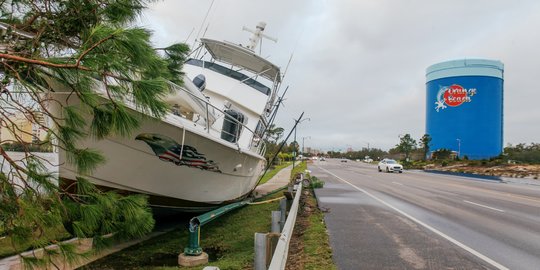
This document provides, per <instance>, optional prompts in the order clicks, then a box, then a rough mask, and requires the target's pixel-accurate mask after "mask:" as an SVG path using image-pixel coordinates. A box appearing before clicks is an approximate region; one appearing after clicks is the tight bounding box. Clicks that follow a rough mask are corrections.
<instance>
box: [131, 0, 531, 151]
mask: <svg viewBox="0 0 540 270" xmlns="http://www.w3.org/2000/svg"><path fill="white" fill-rule="evenodd" d="M211 3H212V1H210V0H207V1H201V0H186V1H181V2H177V1H162V2H157V3H156V4H155V5H153V6H152V8H151V10H149V11H148V12H146V13H145V14H144V18H143V19H142V20H141V23H142V24H145V25H148V26H150V27H151V28H152V29H154V30H155V33H156V35H155V40H154V42H155V43H156V44H159V45H166V44H167V43H171V42H175V41H184V40H186V39H187V37H188V36H189V37H190V38H189V40H188V42H189V43H190V44H192V43H193V39H194V37H195V36H196V35H197V33H198V32H199V29H200V26H201V25H203V28H202V30H201V33H204V30H205V29H206V26H207V25H209V26H208V30H207V31H206V36H211V37H212V38H215V39H223V40H229V41H234V42H241V43H244V44H245V43H246V41H247V38H248V37H249V33H246V32H242V31H241V28H242V26H244V25H245V26H248V27H251V28H253V27H254V26H255V25H256V24H257V23H258V22H259V21H265V22H267V28H266V31H265V34H267V35H270V36H274V37H277V38H278V39H279V41H278V43H277V44H274V43H273V42H270V41H265V42H264V43H263V47H262V55H263V56H264V57H267V56H268V57H269V59H271V60H272V61H273V62H275V63H277V64H278V65H280V66H281V67H282V68H285V66H286V65H287V62H288V60H289V58H290V56H291V54H293V53H294V56H293V60H292V62H291V65H290V66H289V68H288V70H287V74H286V78H285V80H284V86H287V85H288V86H290V89H289V92H288V94H287V97H286V98H287V100H286V101H285V107H284V108H283V109H282V110H281V112H280V114H279V117H278V119H277V125H279V126H283V127H285V128H290V127H292V125H293V122H294V121H293V118H297V117H298V116H299V115H300V113H301V112H302V111H304V112H305V113H306V117H309V118H310V119H311V121H309V122H308V121H306V122H304V123H302V125H301V127H300V128H299V130H298V133H299V134H297V135H298V136H310V137H311V139H310V140H308V141H306V146H310V147H315V148H322V149H326V150H328V149H332V148H334V149H345V148H346V146H347V145H350V146H351V147H353V148H356V149H358V148H361V147H366V144H367V143H368V142H369V143H370V146H371V147H378V148H383V149H388V148H390V147H393V146H394V145H395V144H396V143H397V142H398V135H399V134H404V133H410V134H411V135H413V137H414V138H416V139H418V138H419V137H420V136H422V134H423V133H424V129H425V106H426V101H425V69H426V68H427V67H428V66H430V65H432V64H434V63H437V62H440V61H445V60H452V59H462V58H487V59H494V60H501V61H502V62H503V63H504V64H505V85H504V87H505V102H504V106H505V110H504V113H505V127H504V129H505V136H504V138H505V142H506V143H514V144H515V143H519V142H532V141H535V140H538V139H537V137H538V136H537V134H540V124H539V122H538V119H540V109H538V107H537V101H538V100H540V91H538V90H537V89H536V85H538V83H537V82H536V77H538V72H539V70H540V64H539V62H538V61H536V59H540V50H538V49H537V48H539V47H540V34H539V32H538V30H537V28H538V26H539V25H540V17H539V16H537V14H539V13H540V2H537V1H533V0H529V1H519V2H508V1H503V0H495V1H489V0H480V1H474V2H471V1H465V0H454V1H449V0H448V1H421V0H412V1H390V0H383V1H355V0H348V1H346V0H336V1H324V0H316V1H311V0H303V1H286V0H278V1H262V0H240V1H234V4H232V2H230V1H220V0H216V1H214V2H213V3H214V4H213V6H212V9H211V10H210V13H209V15H208V20H207V22H206V23H205V24H202V21H203V19H204V17H205V15H206V13H207V11H208V8H209V6H210V5H211ZM190 33H191V35H190ZM386 119H395V120H391V121H388V120H386Z"/></svg>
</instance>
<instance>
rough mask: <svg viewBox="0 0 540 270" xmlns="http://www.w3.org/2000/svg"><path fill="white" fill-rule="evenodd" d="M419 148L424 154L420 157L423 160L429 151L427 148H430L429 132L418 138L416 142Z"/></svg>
mask: <svg viewBox="0 0 540 270" xmlns="http://www.w3.org/2000/svg"><path fill="white" fill-rule="evenodd" d="M418 144H419V146H420V148H421V149H422V153H423V154H424V155H423V156H422V159H423V160H426V158H427V155H428V153H429V148H430V146H431V145H430V144H431V136H429V134H424V135H423V136H422V138H420V142H419V143H418Z"/></svg>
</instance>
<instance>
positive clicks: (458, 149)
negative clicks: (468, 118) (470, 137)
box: [456, 139, 461, 158]
mask: <svg viewBox="0 0 540 270" xmlns="http://www.w3.org/2000/svg"><path fill="white" fill-rule="evenodd" d="M456 140H457V156H458V158H460V154H461V140H460V139H456Z"/></svg>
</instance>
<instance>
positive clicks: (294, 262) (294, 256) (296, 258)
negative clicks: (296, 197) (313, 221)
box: [285, 192, 316, 270]
mask: <svg viewBox="0 0 540 270" xmlns="http://www.w3.org/2000/svg"><path fill="white" fill-rule="evenodd" d="M308 193H310V192H308ZM307 196H310V195H306V193H305V192H304V193H303V194H302V196H301V197H300V205H299V212H298V216H297V217H296V224H295V225H294V231H293V235H292V236H291V242H290V244H289V254H288V257H287V265H286V266H285V269H287V270H301V269H304V260H305V254H304V241H303V239H302V237H303V236H304V233H305V231H306V229H307V228H308V226H309V219H308V217H309V215H310V214H311V212H312V211H305V210H306V208H309V209H310V210H311V209H314V207H316V205H315V206H313V205H310V204H309V200H307V198H306V197H307Z"/></svg>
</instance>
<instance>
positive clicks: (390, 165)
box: [377, 158, 403, 173]
mask: <svg viewBox="0 0 540 270" xmlns="http://www.w3.org/2000/svg"><path fill="white" fill-rule="evenodd" d="M377 169H378V170H379V172H382V171H383V170H385V171H386V172H399V173H402V172H403V166H402V165H401V164H399V163H397V161H395V160H393V159H387V158H385V159H383V160H381V161H380V162H379V164H378V165H377Z"/></svg>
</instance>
